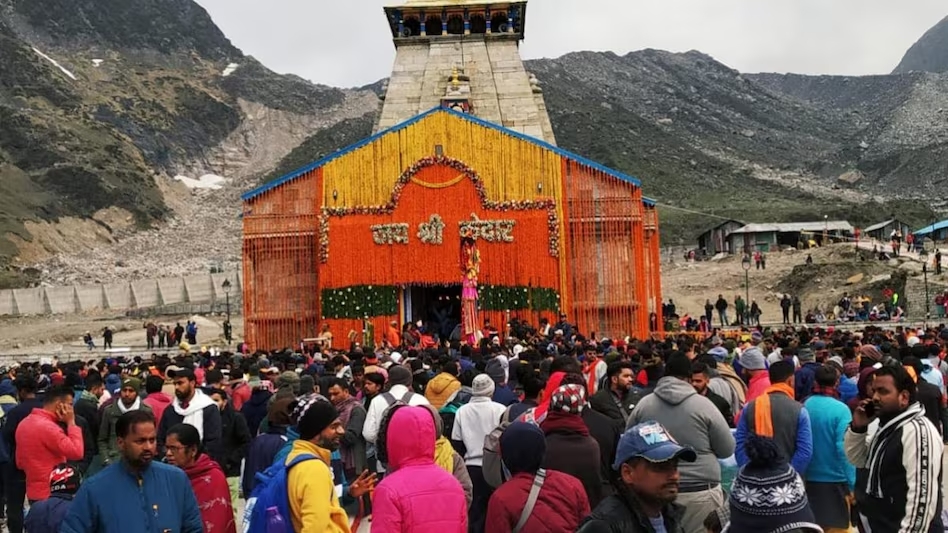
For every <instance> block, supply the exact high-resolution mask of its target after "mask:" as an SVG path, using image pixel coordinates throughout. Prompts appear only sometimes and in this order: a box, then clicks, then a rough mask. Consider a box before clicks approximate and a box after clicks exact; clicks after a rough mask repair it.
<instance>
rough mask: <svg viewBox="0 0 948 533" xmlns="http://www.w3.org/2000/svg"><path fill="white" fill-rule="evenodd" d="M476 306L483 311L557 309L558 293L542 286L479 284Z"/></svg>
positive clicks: (558, 307) (558, 303) (558, 305)
mask: <svg viewBox="0 0 948 533" xmlns="http://www.w3.org/2000/svg"><path fill="white" fill-rule="evenodd" d="M477 293H478V297H479V299H478V307H480V308H481V309H483V310H484V311H506V310H508V309H509V310H511V311H515V310H523V309H529V310H531V311H558V310H559V309H560V295H559V293H557V292H556V291H555V290H553V289H546V288H543V287H505V286H501V285H481V286H480V287H478V288H477Z"/></svg>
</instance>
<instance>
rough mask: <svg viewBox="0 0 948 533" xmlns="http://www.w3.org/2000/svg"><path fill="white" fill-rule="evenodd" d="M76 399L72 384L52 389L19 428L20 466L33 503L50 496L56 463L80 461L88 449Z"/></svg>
mask: <svg viewBox="0 0 948 533" xmlns="http://www.w3.org/2000/svg"><path fill="white" fill-rule="evenodd" d="M72 398H73V391H72V389H71V388H69V387H53V388H51V389H49V391H47V392H46V398H45V399H44V401H43V407H42V408H41V409H40V408H37V409H33V412H31V413H30V414H29V416H27V417H26V419H24V420H23V422H21V423H20V425H19V426H18V427H17V428H16V465H17V466H18V467H19V468H20V469H21V470H23V472H24V473H25V474H26V499H27V500H29V501H30V503H31V504H32V503H33V502H35V501H38V500H45V499H46V498H49V494H50V492H49V473H50V472H52V471H53V468H55V467H56V465H58V464H59V463H65V462H67V461H78V460H80V459H82V456H83V454H84V452H85V448H84V447H83V442H82V430H81V429H80V428H79V426H77V425H76V413H75V412H74V411H73V410H72ZM63 425H64V426H66V429H65V431H63Z"/></svg>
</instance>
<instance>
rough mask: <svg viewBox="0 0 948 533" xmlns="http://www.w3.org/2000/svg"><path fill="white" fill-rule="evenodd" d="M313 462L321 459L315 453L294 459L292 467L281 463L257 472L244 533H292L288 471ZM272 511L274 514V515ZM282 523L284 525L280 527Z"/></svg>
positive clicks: (248, 503)
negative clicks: (304, 462) (301, 464)
mask: <svg viewBox="0 0 948 533" xmlns="http://www.w3.org/2000/svg"><path fill="white" fill-rule="evenodd" d="M311 460H317V461H321V460H322V459H320V458H319V457H317V456H315V455H312V454H302V455H298V456H297V457H295V458H293V460H292V461H290V462H289V464H286V465H284V464H283V462H282V461H281V462H279V463H275V464H273V465H271V466H270V467H269V468H267V469H266V470H265V471H263V472H258V473H257V475H256V479H257V485H256V486H255V487H254V489H253V493H252V494H251V495H250V499H248V500H247V506H246V509H245V510H244V527H243V533H281V531H280V528H281V527H282V533H293V522H292V519H291V516H290V496H289V492H288V490H287V482H288V477H289V472H290V469H291V468H293V467H294V466H296V465H298V464H300V463H302V462H303V461H311ZM271 509H274V510H275V512H271V511H270V510H271ZM277 515H278V516H277ZM281 522H282V526H280V525H279V524H280V523H281Z"/></svg>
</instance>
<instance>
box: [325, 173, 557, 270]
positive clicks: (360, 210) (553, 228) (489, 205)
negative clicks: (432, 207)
mask: <svg viewBox="0 0 948 533" xmlns="http://www.w3.org/2000/svg"><path fill="white" fill-rule="evenodd" d="M433 166H443V167H448V168H451V169H454V170H456V171H458V172H459V175H458V176H457V177H455V178H453V179H450V180H446V181H438V182H432V181H428V180H424V179H421V178H419V177H418V173H419V172H421V171H422V170H424V169H427V168H429V167H433ZM465 178H467V179H469V180H470V181H471V183H472V184H473V185H474V189H475V191H476V192H477V196H478V198H479V199H480V203H481V205H482V206H483V207H484V208H485V209H488V210H491V211H531V210H546V211H547V226H548V232H549V254H550V256H551V257H554V258H557V257H559V250H560V223H559V217H558V215H557V212H556V202H555V201H554V200H553V199H541V200H510V201H504V202H497V201H492V200H490V199H488V197H487V190H486V189H485V187H484V182H483V180H482V179H481V177H480V176H479V175H478V173H477V171H475V170H474V169H472V168H471V167H469V166H468V165H467V164H465V163H464V162H462V161H460V160H458V159H454V158H450V157H447V156H430V157H425V158H422V159H420V160H418V161H416V162H415V163H414V164H413V165H411V166H410V167H408V168H407V169H405V171H404V172H402V174H401V176H399V178H398V181H396V182H395V186H394V187H393V188H392V195H391V197H390V198H389V201H388V202H386V203H385V205H379V206H353V207H323V208H322V210H321V213H320V223H319V260H320V262H321V263H327V262H328V261H329V226H330V220H331V219H332V218H340V217H345V216H349V215H386V214H390V213H392V212H393V211H394V210H395V208H396V206H397V205H398V202H399V199H400V198H401V195H402V192H403V191H404V189H405V187H406V186H407V185H408V184H409V183H412V184H415V185H419V186H421V187H424V188H428V189H442V188H448V187H452V186H454V185H457V184H458V183H460V182H461V181H462V180H464V179H465Z"/></svg>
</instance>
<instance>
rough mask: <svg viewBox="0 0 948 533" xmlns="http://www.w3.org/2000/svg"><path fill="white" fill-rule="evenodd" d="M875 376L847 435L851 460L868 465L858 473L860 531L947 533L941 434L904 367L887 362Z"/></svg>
mask: <svg viewBox="0 0 948 533" xmlns="http://www.w3.org/2000/svg"><path fill="white" fill-rule="evenodd" d="M871 379H872V381H871V384H870V390H871V392H872V397H871V398H870V399H866V400H863V401H862V402H861V403H860V404H859V406H858V407H857V408H856V410H855V411H854V412H853V421H852V424H851V425H850V426H849V429H848V430H846V435H845V437H844V446H845V447H846V457H847V458H848V459H849V462H851V463H852V464H853V465H854V466H855V467H856V468H857V469H859V468H862V469H866V470H868V476H866V475H857V476H856V506H857V509H858V511H859V519H860V521H861V522H862V523H861V524H860V525H861V526H862V527H860V531H864V532H866V533H882V532H896V531H898V532H899V533H934V532H936V531H937V532H939V533H941V532H942V531H943V528H942V523H941V517H940V516H939V510H940V507H941V505H940V504H941V498H942V495H941V461H942V458H941V453H942V447H943V445H942V440H941V435H939V433H938V430H937V429H935V426H934V425H932V423H931V421H929V420H928V419H927V418H926V417H925V409H924V408H923V407H922V405H921V404H920V403H918V401H916V398H915V396H916V385H915V381H914V380H913V379H912V377H911V376H910V375H909V373H908V371H906V370H905V368H904V367H902V366H882V367H880V368H877V369H876V371H875V372H873V374H872V378H871ZM877 421H878V423H876V422H877ZM870 426H872V429H873V431H872V432H871V434H870Z"/></svg>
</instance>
